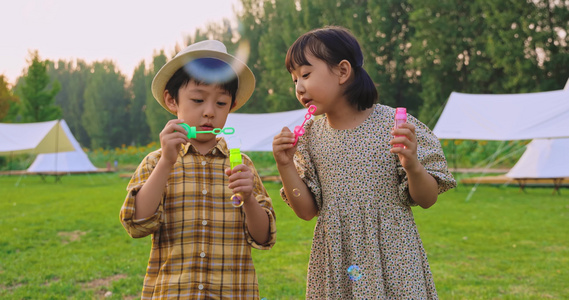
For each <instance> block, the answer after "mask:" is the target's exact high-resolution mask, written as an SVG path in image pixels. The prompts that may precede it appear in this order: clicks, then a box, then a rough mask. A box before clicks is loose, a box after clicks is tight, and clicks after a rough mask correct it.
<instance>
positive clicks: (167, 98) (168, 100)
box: [164, 90, 178, 113]
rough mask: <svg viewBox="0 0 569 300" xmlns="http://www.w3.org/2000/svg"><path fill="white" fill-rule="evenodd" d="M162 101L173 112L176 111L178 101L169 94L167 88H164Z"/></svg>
mask: <svg viewBox="0 0 569 300" xmlns="http://www.w3.org/2000/svg"><path fill="white" fill-rule="evenodd" d="M164 103H165V104H166V106H167V107H168V108H169V109H170V110H171V111H172V112H173V113H178V103H177V102H176V99H174V97H172V95H170V93H169V92H168V90H164Z"/></svg>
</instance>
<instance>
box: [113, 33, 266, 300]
mask: <svg viewBox="0 0 569 300" xmlns="http://www.w3.org/2000/svg"><path fill="white" fill-rule="evenodd" d="M230 75H232V76H230ZM254 88H255V77H254V75H253V73H252V72H251V70H250V69H249V68H248V67H247V66H246V65H245V64H244V63H242V62H241V61H239V60H238V59H236V58H235V57H233V56H231V55H229V54H228V53H227V50H226V48H225V45H223V44H222V43H221V42H219V41H215V40H207V41H203V42H199V43H195V44H192V45H190V46H188V47H187V48H185V49H184V50H182V51H181V52H180V53H178V54H177V55H176V56H175V57H174V58H173V59H172V60H170V61H169V62H168V63H166V65H164V66H163V67H162V68H161V69H160V71H158V73H157V74H156V76H155V77H154V80H153V81H152V94H153V95H154V98H156V100H157V101H158V102H159V103H160V105H162V107H164V108H165V109H166V110H167V111H169V112H170V113H172V114H174V115H176V116H177V117H178V118H177V119H175V120H170V121H169V122H168V123H167V124H166V125H165V127H164V129H163V130H162V132H161V133H160V144H161V146H162V148H161V149H159V150H157V151H154V152H151V153H150V154H148V155H147V156H146V157H145V158H144V160H143V161H142V163H141V164H140V165H139V166H138V168H137V170H136V171H135V173H134V175H133V177H132V179H131V180H130V183H129V185H128V187H127V191H128V194H127V196H126V199H125V202H124V204H123V206H122V208H121V212H120V218H121V223H122V224H123V226H124V228H125V229H126V231H127V232H128V234H129V235H130V236H131V237H133V238H139V237H144V236H147V235H149V234H152V249H151V251H150V259H149V261H148V267H147V271H146V276H145V278H144V286H143V290H142V297H141V298H142V299H151V298H152V299H166V298H167V299H170V298H176V299H218V298H236V299H255V298H259V291H258V285H257V277H256V275H255V269H254V266H253V261H252V259H251V247H253V248H256V249H270V248H271V247H272V246H273V245H274V243H275V240H276V225H275V214H274V211H273V207H272V202H271V199H270V198H269V196H268V194H267V192H266V190H265V188H264V187H263V184H262V182H261V179H260V177H259V175H258V174H257V172H256V170H255V167H254V166H253V163H252V162H251V160H250V159H249V157H247V156H246V155H243V164H241V165H238V166H236V167H235V168H233V170H231V169H230V168H229V167H230V162H229V150H228V148H227V144H226V142H225V140H224V139H223V138H221V137H220V138H217V137H216V136H215V135H214V134H211V133H206V134H204V133H199V134H197V137H196V138H193V139H188V137H187V136H186V135H187V132H186V130H185V129H184V128H183V127H182V126H181V125H180V123H187V124H188V125H189V126H195V127H196V129H197V131H209V130H212V129H214V128H223V126H224V125H225V121H226V120H227V115H228V114H229V113H230V112H233V111H235V110H237V109H238V108H240V107H241V106H243V104H245V102H247V100H248V99H249V97H250V96H251V94H252V93H253V90H254ZM234 193H241V195H242V197H243V199H244V204H243V206H242V207H240V208H235V207H233V206H232V204H231V202H230V197H231V195H232V194H234Z"/></svg>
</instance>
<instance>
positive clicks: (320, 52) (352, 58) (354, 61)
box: [285, 26, 378, 110]
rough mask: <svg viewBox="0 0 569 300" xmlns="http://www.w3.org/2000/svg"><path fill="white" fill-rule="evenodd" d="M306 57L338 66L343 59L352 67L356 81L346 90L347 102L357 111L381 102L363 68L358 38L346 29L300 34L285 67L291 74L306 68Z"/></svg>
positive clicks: (333, 28)
mask: <svg viewBox="0 0 569 300" xmlns="http://www.w3.org/2000/svg"><path fill="white" fill-rule="evenodd" d="M307 54H312V55H314V57H316V58H318V59H321V60H323V61H324V62H326V64H327V65H328V66H329V67H330V68H333V67H336V66H337V65H338V64H339V63H340V62H341V61H342V60H344V59H345V60H347V61H348V62H349V63H350V64H351V65H352V70H353V72H354V80H353V81H352V82H351V83H350V85H349V86H348V87H347V88H346V90H345V91H344V95H345V96H346V97H347V98H348V101H349V102H350V103H351V104H352V105H354V106H356V107H357V108H358V110H365V109H368V108H370V107H371V106H372V105H373V104H374V103H375V102H376V101H377V99H378V95H377V89H376V88H375V85H374V83H373V81H372V80H371V77H369V74H368V73H367V72H366V70H364V69H363V64H364V57H363V54H362V50H361V48H360V44H359V43H358V41H357V39H356V38H355V37H354V36H353V35H352V33H351V32H350V31H348V30H347V29H346V28H343V27H340V26H326V27H323V28H319V29H314V30H311V31H309V32H307V33H305V34H303V35H301V36H300V37H299V38H298V39H297V40H296V41H295V42H294V43H293V44H292V46H290V48H289V49H288V51H287V54H286V58H285V66H286V68H287V70H288V71H289V73H291V72H292V71H293V70H294V69H296V68H297V67H299V66H303V65H310V63H308V60H307V59H306V55H307Z"/></svg>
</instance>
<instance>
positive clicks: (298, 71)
mask: <svg viewBox="0 0 569 300" xmlns="http://www.w3.org/2000/svg"><path fill="white" fill-rule="evenodd" d="M306 59H307V60H308V62H309V65H302V66H297V67H296V68H295V69H294V70H292V72H291V76H292V81H293V82H294V85H295V88H296V98H297V99H298V101H300V104H302V106H304V107H306V108H308V107H309V106H310V105H316V107H317V108H318V109H317V110H316V112H315V113H316V114H318V115H320V114H323V113H326V112H328V111H330V110H331V109H333V107H334V104H337V103H339V100H345V98H344V96H343V88H342V86H341V84H342V83H343V82H344V81H343V80H342V77H341V74H340V72H339V70H338V68H337V67H333V68H330V67H329V66H328V64H326V62H324V61H323V60H321V59H318V58H316V57H314V56H313V55H311V54H307V55H306Z"/></svg>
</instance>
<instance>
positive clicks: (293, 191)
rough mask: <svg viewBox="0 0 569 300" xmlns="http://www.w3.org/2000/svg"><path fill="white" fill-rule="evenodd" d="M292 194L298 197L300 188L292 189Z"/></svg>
mask: <svg viewBox="0 0 569 300" xmlns="http://www.w3.org/2000/svg"><path fill="white" fill-rule="evenodd" d="M292 195H293V196H295V197H300V190H299V189H292Z"/></svg>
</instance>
